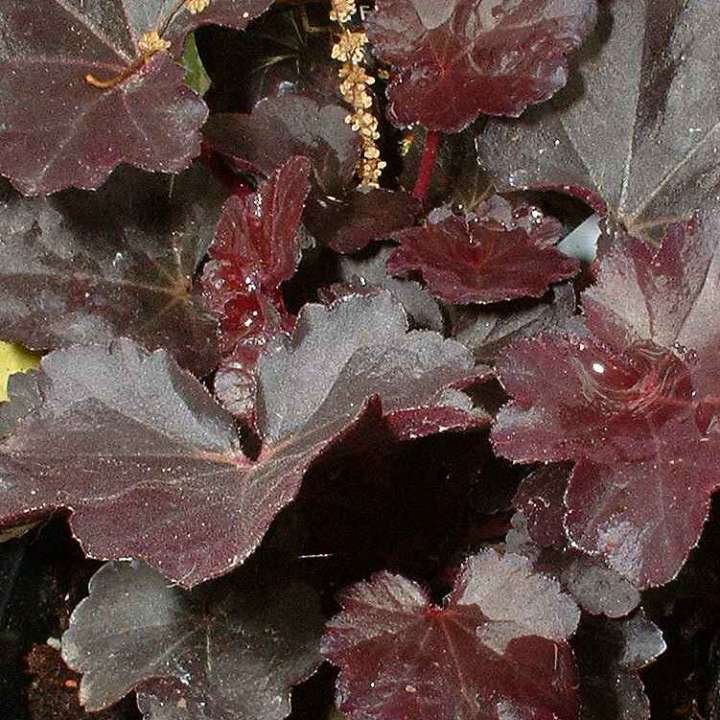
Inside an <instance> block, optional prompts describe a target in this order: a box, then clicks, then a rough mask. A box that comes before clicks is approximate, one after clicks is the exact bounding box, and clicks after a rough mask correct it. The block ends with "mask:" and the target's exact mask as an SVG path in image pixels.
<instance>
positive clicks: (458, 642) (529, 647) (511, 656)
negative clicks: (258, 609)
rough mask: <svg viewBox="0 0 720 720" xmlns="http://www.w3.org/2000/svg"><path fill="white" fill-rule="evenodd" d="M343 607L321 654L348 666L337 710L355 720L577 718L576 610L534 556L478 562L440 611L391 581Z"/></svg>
mask: <svg viewBox="0 0 720 720" xmlns="http://www.w3.org/2000/svg"><path fill="white" fill-rule="evenodd" d="M341 605H342V608H343V610H342V612H341V613H340V614H339V615H337V616H336V617H335V618H334V619H333V620H331V621H330V623H329V625H328V629H327V632H326V635H325V638H324V641H323V654H324V655H325V656H326V657H327V658H328V659H329V660H330V661H331V662H333V663H334V664H335V665H337V666H339V668H340V677H339V680H338V686H337V699H338V704H339V707H340V709H341V710H342V711H343V712H345V713H347V714H348V716H349V717H350V718H351V720H352V719H354V718H363V719H364V720H395V718H401V717H402V718H413V720H456V719H457V720H502V719H503V718H507V717H514V718H515V717H516V718H522V719H523V720H531V719H535V718H551V717H553V718H558V720H575V718H576V717H577V699H576V697H575V672H574V662H573V656H572V652H571V651H570V648H569V646H568V644H567V642H566V640H567V638H568V637H569V636H570V635H571V634H572V633H573V631H574V630H575V628H576V626H577V622H578V619H579V613H578V610H577V608H576V606H575V604H574V603H573V602H572V600H571V599H570V598H568V597H567V596H565V595H563V594H562V593H561V592H560V589H559V587H558V586H557V584H556V583H555V582H554V581H553V580H550V579H548V578H545V577H544V576H542V575H539V574H536V573H534V572H533V571H532V569H531V567H530V563H529V562H528V560H527V559H526V558H522V557H519V556H516V555H510V554H508V555H505V556H500V555H498V554H497V553H496V552H495V551H494V550H488V551H486V552H484V553H482V554H480V555H476V556H474V557H471V558H470V559H469V560H468V561H467V562H466V563H465V565H464V566H463V568H462V570H461V573H460V575H459V577H458V580H457V582H456V584H455V589H454V590H453V592H452V594H451V595H450V596H449V597H448V598H447V599H446V601H445V603H444V605H443V606H442V607H437V606H436V605H433V604H432V602H431V600H430V598H429V597H428V595H427V593H426V592H425V591H424V590H423V589H422V588H420V587H419V586H418V585H417V584H416V583H414V582H411V581H410V580H407V579H405V578H403V577H401V576H399V575H392V574H390V573H379V574H378V575H376V576H375V577H374V578H373V579H372V580H371V581H370V582H367V583H361V584H359V585H356V586H354V587H353V588H351V589H350V590H349V591H347V592H345V593H344V595H343V596H342V598H341Z"/></svg>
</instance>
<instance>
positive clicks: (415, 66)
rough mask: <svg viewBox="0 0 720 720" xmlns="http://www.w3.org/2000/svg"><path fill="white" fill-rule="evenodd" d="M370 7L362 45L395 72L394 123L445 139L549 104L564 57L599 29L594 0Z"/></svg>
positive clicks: (419, 0) (393, 1)
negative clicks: (478, 121)
mask: <svg viewBox="0 0 720 720" xmlns="http://www.w3.org/2000/svg"><path fill="white" fill-rule="evenodd" d="M376 8H377V9H376V11H375V12H374V13H373V14H372V15H371V16H370V17H369V18H368V21H367V32H368V37H369V38H370V42H371V43H372V46H373V48H374V50H375V52H376V53H377V54H378V55H379V57H380V59H381V60H383V61H384V62H387V63H390V64H391V65H393V66H394V67H395V68H397V75H396V76H395V77H394V79H393V80H392V82H391V83H390V86H389V88H388V98H389V100H390V106H389V109H388V112H389V116H390V119H391V120H392V122H393V123H395V124H397V125H399V126H408V125H412V124H413V123H417V122H419V123H421V124H422V125H424V126H425V127H427V128H430V129H431V130H440V131H442V132H459V131H460V130H462V129H463V128H464V127H466V126H467V125H469V124H470V123H471V122H472V121H473V120H475V118H476V117H477V116H478V115H479V114H480V113H484V114H486V115H513V116H517V115H520V113H522V111H523V110H525V108H526V107H527V106H528V105H531V104H534V103H539V102H543V101H544V100H547V99H548V98H550V97H552V96H553V95H554V94H555V93H556V92H557V91H558V90H559V89H560V88H561V87H563V85H565V82H566V81H567V60H566V59H565V55H566V54H567V53H568V52H570V51H571V50H574V49H575V48H577V47H578V46H579V45H580V44H581V43H582V41H583V38H584V37H585V35H586V34H587V33H588V32H589V31H590V30H591V29H592V27H593V24H594V22H595V0H520V2H516V1H515V0H499V1H495V0H453V2H445V3H439V2H437V1H436V0H378V2H377V5H376Z"/></svg>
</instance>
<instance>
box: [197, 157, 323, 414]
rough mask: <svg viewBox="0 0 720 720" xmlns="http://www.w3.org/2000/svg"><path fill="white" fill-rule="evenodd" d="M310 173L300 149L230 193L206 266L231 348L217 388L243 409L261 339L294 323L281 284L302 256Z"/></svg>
mask: <svg viewBox="0 0 720 720" xmlns="http://www.w3.org/2000/svg"><path fill="white" fill-rule="evenodd" d="M309 176H310V162H309V161H308V160H307V159H306V158H302V157H295V158H292V159H291V160H288V162H287V163H285V165H283V166H282V167H281V168H280V169H279V170H277V171H276V172H275V173H274V174H273V175H272V176H271V178H270V179H269V180H267V181H266V182H264V183H263V184H262V185H261V186H260V188H259V189H258V191H257V192H256V193H253V194H251V195H244V196H242V197H238V196H235V195H233V196H232V197H230V198H229V199H228V201H227V202H226V203H225V207H224V208H223V212H222V217H221V218H220V222H219V224H218V227H217V232H216V236H215V242H214V243H213V245H212V247H211V248H210V251H209V254H210V262H208V264H207V265H206V266H205V269H204V271H203V277H202V288H203V296H204V298H205V301H206V303H207V305H208V307H209V308H210V309H211V310H212V311H213V312H214V313H215V314H216V316H217V317H218V318H219V320H220V330H221V345H222V349H223V352H224V353H225V355H226V357H225V358H224V359H223V362H222V365H221V368H220V371H219V373H220V375H219V377H218V378H216V385H215V387H216V391H217V392H218V396H219V397H220V399H221V400H222V401H223V404H224V405H225V407H226V408H228V409H229V410H231V411H232V412H233V413H234V414H237V415H240V416H250V415H252V407H253V402H254V396H255V379H254V378H255V366H256V364H257V360H258V357H259V356H260V353H261V352H262V350H263V348H264V346H265V345H266V344H267V342H268V340H270V338H272V337H273V336H275V335H276V334H277V333H279V332H283V331H284V330H290V329H291V328H292V324H293V319H292V318H291V317H290V315H289V314H288V312H287V310H286V309H285V305H284V303H283V299H282V295H281V292H280V285H281V283H282V282H283V281H285V280H289V279H290V278H291V277H292V276H293V274H294V273H295V270H296V268H297V265H298V263H299V262H300V238H299V236H298V230H299V228H300V219H301V217H302V212H303V208H304V206H305V199H306V198H307V195H308V192H309V191H310V181H309Z"/></svg>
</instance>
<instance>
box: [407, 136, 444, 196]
mask: <svg viewBox="0 0 720 720" xmlns="http://www.w3.org/2000/svg"><path fill="white" fill-rule="evenodd" d="M439 147H440V133H439V132H438V131H437V130H428V131H427V134H426V135H425V147H424V148H423V154H422V158H421V159H420V170H419V171H418V176H417V180H416V181H415V187H414V188H413V193H412V194H413V197H414V198H416V199H417V200H419V201H420V202H421V203H423V204H424V203H425V199H426V198H427V194H428V190H429V189H430V183H431V182H432V176H433V168H434V167H435V159H436V158H437V152H438V148H439Z"/></svg>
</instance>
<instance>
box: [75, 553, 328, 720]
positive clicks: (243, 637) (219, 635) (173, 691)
mask: <svg viewBox="0 0 720 720" xmlns="http://www.w3.org/2000/svg"><path fill="white" fill-rule="evenodd" d="M250 569H251V568H248V570H250ZM266 575H267V573H266ZM322 625H323V618H322V614H321V612H320V599H319V598H318V596H317V593H315V592H314V591H313V590H312V589H311V588H310V587H308V586H307V585H305V584H304V583H301V582H298V581H294V580H293V579H292V578H288V577H283V576H280V577H269V576H265V577H264V576H263V575H262V574H260V575H258V573H253V572H247V571H244V572H242V573H241V574H240V575H236V576H233V577H232V579H227V580H223V581H220V582H216V583H212V584H210V585H206V586H203V587H202V588H198V589H196V590H194V591H192V592H187V591H184V590H182V589H180V588H177V587H175V586H173V585H168V582H167V580H166V579H165V578H164V577H163V576H162V575H160V574H159V573H157V572H155V571H154V570H152V569H151V568H149V567H147V566H146V565H143V564H141V563H136V562H133V563H129V562H114V563H108V564H107V565H105V566H103V567H102V568H100V570H98V572H97V573H96V574H95V575H94V577H93V578H92V579H91V580H90V595H89V597H88V598H86V599H85V600H83V601H82V602H81V603H80V604H79V605H78V606H77V607H76V608H75V611H74V612H73V614H72V617H71V619H70V627H69V628H68V630H67V631H66V632H65V633H64V635H63V639H62V645H63V657H64V659H65V661H66V662H67V663H68V665H70V667H72V668H74V669H75V670H78V671H79V672H82V673H83V679H82V682H81V684H80V700H81V702H82V704H83V705H84V706H85V708H86V709H87V710H89V711H91V712H92V711H98V710H101V709H103V708H106V707H108V706H109V705H112V704H113V703H115V702H117V701H118V700H120V699H121V698H122V697H123V696H124V695H125V694H127V693H128V692H130V691H131V690H137V693H138V705H139V707H140V709H141V710H142V712H143V713H144V716H145V717H146V718H148V720H149V719H150V718H160V717H162V718H163V719H164V720H189V719H190V718H192V720H228V718H233V720H257V719H258V718H267V719H268V720H282V718H284V717H286V716H287V715H288V714H289V713H290V691H291V689H292V687H293V685H295V684H296V683H299V682H302V681H303V680H305V679H306V678H307V677H308V676H310V675H311V674H312V673H313V672H314V670H315V669H316V668H317V666H318V665H319V663H320V653H319V641H320V636H321V634H322Z"/></svg>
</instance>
